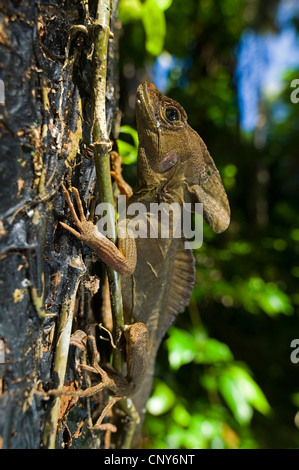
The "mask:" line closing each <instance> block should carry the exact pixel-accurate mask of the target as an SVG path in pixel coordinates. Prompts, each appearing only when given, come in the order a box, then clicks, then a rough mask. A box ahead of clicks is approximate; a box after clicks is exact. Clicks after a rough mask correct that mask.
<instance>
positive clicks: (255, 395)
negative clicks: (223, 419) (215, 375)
mask: <svg viewBox="0 0 299 470" xmlns="http://www.w3.org/2000/svg"><path fill="white" fill-rule="evenodd" d="M219 390H220V392H221V394H222V395H223V397H224V399H225V401H226V403H227V404H228V406H229V407H230V409H231V411H232V412H233V414H234V416H235V418H236V420H237V421H238V422H239V423H240V424H243V425H244V424H249V422H250V420H251V418H252V415H253V408H255V409H256V410H258V411H259V412H260V413H262V414H265V415H266V414H268V413H269V412H270V405H269V403H268V401H267V399H266V397H265V395H264V394H263V392H262V390H261V389H260V387H259V386H258V385H257V383H256V382H255V381H254V380H253V378H252V377H251V376H250V374H249V373H248V372H247V371H246V370H244V369H242V368H241V367H238V366H230V367H228V368H226V369H224V370H223V372H222V374H221V376H220V378H219Z"/></svg>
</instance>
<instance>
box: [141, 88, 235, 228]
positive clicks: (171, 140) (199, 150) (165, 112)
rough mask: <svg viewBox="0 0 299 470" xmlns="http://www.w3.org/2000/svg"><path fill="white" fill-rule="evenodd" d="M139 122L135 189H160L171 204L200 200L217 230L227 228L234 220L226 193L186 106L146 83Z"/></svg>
mask: <svg viewBox="0 0 299 470" xmlns="http://www.w3.org/2000/svg"><path fill="white" fill-rule="evenodd" d="M136 121H137V129H138V135H139V150H138V185H137V189H136V192H137V193H138V192H139V193H141V192H142V191H143V192H144V191H148V192H150V193H153V192H155V193H156V195H157V197H158V199H160V200H164V201H166V202H167V201H169V202H179V203H180V204H183V203H186V202H191V203H195V202H200V203H202V204H203V213H204V218H205V220H206V221H207V223H208V224H209V225H210V226H211V227H212V229H213V230H214V231H215V232H216V233H220V232H223V231H224V230H225V229H226V228H227V227H228V225H229V222H230V208H229V203H228V199H227V196H226V192H225V190H224V187H223V184H222V181H221V177H220V174H219V172H218V170H217V168H216V165H215V163H214V161H213V159H212V157H211V155H210V154H209V152H208V150H207V147H206V145H205V143H204V142H203V140H202V139H201V137H200V136H199V135H198V134H197V133H196V132H195V131H194V130H193V129H192V128H191V127H190V126H189V124H188V122H187V114H186V112H185V110H184V109H183V107H182V106H181V105H180V104H179V103H177V102H176V101H174V100H172V99H171V98H168V97H166V96H164V95H163V94H162V93H161V92H160V91H159V90H158V89H157V88H156V87H155V86H154V85H153V84H152V83H150V84H148V83H146V82H145V83H142V84H141V85H139V87H138V89H137V95H136ZM141 188H143V189H141ZM134 192H135V190H134Z"/></svg>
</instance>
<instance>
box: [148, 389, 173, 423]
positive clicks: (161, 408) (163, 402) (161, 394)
mask: <svg viewBox="0 0 299 470" xmlns="http://www.w3.org/2000/svg"><path fill="white" fill-rule="evenodd" d="M175 401H176V397H175V394H174V393H173V391H172V390H171V389H170V388H169V387H168V386H167V385H166V384H165V383H164V382H158V383H157V385H156V387H155V389H154V393H153V394H152V396H151V397H150V398H149V400H148V401H147V404H146V409H147V411H148V412H149V413H151V414H152V415H154V416H159V415H162V414H163V413H166V412H167V411H169V410H170V409H171V408H172V407H173V405H174V404H175Z"/></svg>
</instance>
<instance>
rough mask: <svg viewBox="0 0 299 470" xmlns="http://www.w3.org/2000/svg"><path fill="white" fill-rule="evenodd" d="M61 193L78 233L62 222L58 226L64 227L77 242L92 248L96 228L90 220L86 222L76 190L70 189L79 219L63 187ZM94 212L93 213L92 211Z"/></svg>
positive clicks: (67, 192) (68, 194)
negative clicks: (80, 241) (77, 239)
mask: <svg viewBox="0 0 299 470" xmlns="http://www.w3.org/2000/svg"><path fill="white" fill-rule="evenodd" d="M62 188H63V192H64V197H65V200H66V202H67V205H68V206H69V208H70V211H71V214H72V216H73V219H74V222H75V224H76V227H77V229H78V230H79V231H77V230H75V229H74V228H72V227H70V226H69V225H67V224H65V223H64V222H60V225H62V227H64V228H65V229H66V230H68V231H69V232H71V233H72V234H73V235H75V236H76V237H77V238H79V240H82V241H83V242H84V243H86V244H87V245H88V246H91V247H93V246H92V244H91V241H92V237H93V235H94V233H95V232H96V231H97V229H96V226H95V225H94V224H93V222H91V221H90V220H87V219H86V217H85V215H84V210H83V206H82V202H81V198H80V194H79V191H78V189H76V188H73V187H72V188H71V191H72V193H73V194H74V197H75V200H76V204H77V207H78V212H79V217H78V215H77V213H76V210H75V207H74V204H73V203H72V201H71V198H70V193H69V191H68V190H67V189H66V187H65V186H64V185H62ZM93 212H94V211H93Z"/></svg>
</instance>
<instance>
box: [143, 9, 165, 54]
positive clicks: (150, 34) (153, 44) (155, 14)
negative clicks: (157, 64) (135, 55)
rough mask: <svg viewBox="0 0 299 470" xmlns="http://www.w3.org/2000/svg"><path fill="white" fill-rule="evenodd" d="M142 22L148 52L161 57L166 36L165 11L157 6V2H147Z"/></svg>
mask: <svg viewBox="0 0 299 470" xmlns="http://www.w3.org/2000/svg"><path fill="white" fill-rule="evenodd" d="M141 20H142V23H143V26H144V30H145V34H146V41H145V47H146V50H147V51H148V52H149V53H150V54H152V55H154V56H157V55H159V54H160V53H161V52H162V50H163V46H164V39H165V34H166V22H165V17H164V13H163V10H161V9H160V8H159V7H158V6H157V1H155V0H146V2H145V3H143V5H142V12H141Z"/></svg>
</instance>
